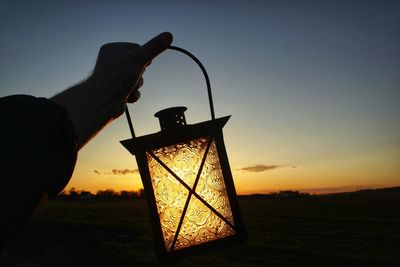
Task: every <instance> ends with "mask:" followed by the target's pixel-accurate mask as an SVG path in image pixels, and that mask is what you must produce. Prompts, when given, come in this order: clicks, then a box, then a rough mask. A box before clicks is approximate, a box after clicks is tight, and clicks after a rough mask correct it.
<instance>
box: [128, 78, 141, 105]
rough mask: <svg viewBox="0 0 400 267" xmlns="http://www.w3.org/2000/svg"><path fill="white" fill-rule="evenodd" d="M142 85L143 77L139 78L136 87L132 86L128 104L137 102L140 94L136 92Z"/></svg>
mask: <svg viewBox="0 0 400 267" xmlns="http://www.w3.org/2000/svg"><path fill="white" fill-rule="evenodd" d="M142 85H143V77H140V79H139V81H138V82H137V84H136V85H134V86H133V87H132V89H131V93H130V94H129V96H128V98H127V102H128V103H134V102H136V101H138V100H139V98H140V92H139V91H138V90H139V88H140V87H142Z"/></svg>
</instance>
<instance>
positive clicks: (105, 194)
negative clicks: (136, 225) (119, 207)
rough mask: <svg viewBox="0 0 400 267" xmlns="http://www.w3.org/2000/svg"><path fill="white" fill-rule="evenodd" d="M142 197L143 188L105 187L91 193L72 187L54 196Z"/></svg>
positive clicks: (89, 197) (96, 197)
mask: <svg viewBox="0 0 400 267" xmlns="http://www.w3.org/2000/svg"><path fill="white" fill-rule="evenodd" d="M143 197H144V190H143V189H139V190H137V191H134V190H131V191H127V190H122V191H119V192H117V191H115V190H114V189H106V190H98V191H97V192H96V194H93V193H91V192H89V191H85V190H76V188H75V187H72V188H71V189H70V190H68V192H67V191H64V190H63V191H62V192H60V193H59V194H58V195H57V196H56V198H57V199H87V200H96V199H142V198H143Z"/></svg>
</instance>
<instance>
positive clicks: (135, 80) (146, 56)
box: [92, 33, 172, 103]
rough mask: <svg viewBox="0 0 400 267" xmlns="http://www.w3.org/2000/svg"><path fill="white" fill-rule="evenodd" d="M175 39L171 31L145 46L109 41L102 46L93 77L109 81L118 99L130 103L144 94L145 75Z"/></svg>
mask: <svg viewBox="0 0 400 267" xmlns="http://www.w3.org/2000/svg"><path fill="white" fill-rule="evenodd" d="M171 42H172V35H171V34H170V33H162V34H160V35H158V36H156V37H154V38H153V39H151V40H150V41H148V42H147V43H146V44H144V45H143V46H140V45H138V44H134V43H122V42H121V43H108V44H105V45H103V46H102V47H101V48H100V51H99V55H98V58H97V62H96V66H95V68H94V70H93V74H92V77H93V78H99V79H101V80H103V81H104V82H106V83H109V84H110V85H111V87H112V88H113V89H112V91H113V93H114V94H115V97H116V98H117V99H124V100H125V103H126V101H127V102H129V103H133V102H136V101H137V100H138V99H139V97H140V92H139V91H138V89H139V88H140V87H141V86H142V85H143V78H142V74H143V72H144V71H145V68H146V67H147V66H149V65H150V64H151V61H152V60H153V59H154V58H155V57H156V56H157V55H158V54H160V53H161V52H162V51H164V50H165V49H167V47H168V46H169V45H170V44H171Z"/></svg>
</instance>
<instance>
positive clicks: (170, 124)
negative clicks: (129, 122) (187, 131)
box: [154, 106, 187, 131]
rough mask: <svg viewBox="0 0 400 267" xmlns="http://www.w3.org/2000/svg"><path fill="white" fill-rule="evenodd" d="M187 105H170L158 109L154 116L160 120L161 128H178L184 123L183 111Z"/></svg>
mask: <svg viewBox="0 0 400 267" xmlns="http://www.w3.org/2000/svg"><path fill="white" fill-rule="evenodd" d="M186 110H187V107H183V106H180V107H171V108H166V109H163V110H160V111H158V112H157V113H156V114H154V117H156V118H158V119H159V121H160V127H161V130H162V131H164V130H168V129H174V128H178V127H180V126H184V125H186V118H185V111H186Z"/></svg>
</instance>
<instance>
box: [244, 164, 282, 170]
mask: <svg viewBox="0 0 400 267" xmlns="http://www.w3.org/2000/svg"><path fill="white" fill-rule="evenodd" d="M280 167H281V166H279V165H264V164H256V165H252V166H247V167H243V168H240V169H239V170H241V171H243V172H263V171H269V170H274V169H277V168H280Z"/></svg>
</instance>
